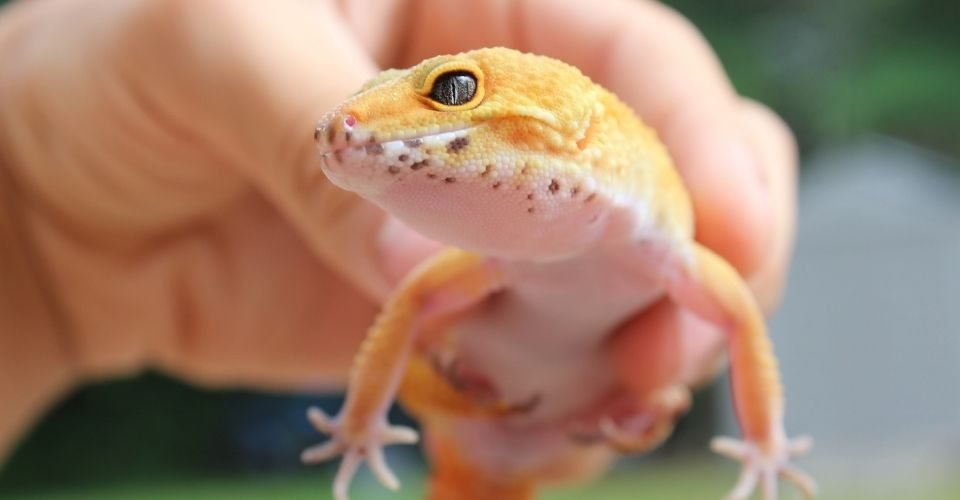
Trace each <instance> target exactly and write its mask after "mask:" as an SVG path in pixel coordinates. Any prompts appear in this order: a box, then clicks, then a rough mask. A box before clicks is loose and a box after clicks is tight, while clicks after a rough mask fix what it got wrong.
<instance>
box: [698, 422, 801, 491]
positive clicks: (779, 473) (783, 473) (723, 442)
mask: <svg viewBox="0 0 960 500" xmlns="http://www.w3.org/2000/svg"><path fill="white" fill-rule="evenodd" d="M812 447H813V440H811V439H810V438H809V437H806V436H802V437H799V438H795V439H791V440H789V441H787V442H786V443H783V445H781V446H779V450H777V449H774V451H773V452H764V451H763V450H762V449H761V446H760V445H758V444H757V443H754V442H751V441H741V440H738V439H733V438H728V437H718V438H714V439H713V440H712V441H711V442H710V448H711V449H712V450H713V451H714V452H716V453H719V454H720V455H724V456H726V457H729V458H731V459H733V460H735V461H738V462H741V463H742V464H743V467H742V469H741V470H740V477H739V478H738V479H737V483H736V484H735V485H734V487H733V489H732V490H731V491H730V494H729V495H728V496H727V499H728V500H747V499H748V498H750V495H752V494H753V491H754V490H755V489H756V488H757V485H758V484H759V485H760V488H761V492H762V497H763V499H764V500H773V499H775V498H777V478H778V477H783V478H784V479H786V480H788V481H790V482H791V483H793V484H794V485H796V486H797V488H798V489H799V490H800V492H801V493H802V494H803V496H804V498H808V499H810V498H813V497H815V496H816V494H817V485H816V482H815V481H814V480H813V478H812V477H811V476H810V475H808V474H807V473H806V472H804V471H802V470H800V469H799V468H797V467H796V466H794V465H793V464H791V463H790V459H791V458H792V457H795V456H797V455H802V454H804V453H806V452H807V451H809V450H810V449H811V448H812Z"/></svg>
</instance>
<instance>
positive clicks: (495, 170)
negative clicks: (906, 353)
mask: <svg viewBox="0 0 960 500" xmlns="http://www.w3.org/2000/svg"><path fill="white" fill-rule="evenodd" d="M316 139H317V141H318V142H319V143H320V147H321V150H322V154H323V170H324V172H325V174H326V175H327V176H328V177H329V178H330V179H331V180H332V181H333V182H334V183H336V184H337V185H338V186H340V187H342V188H344V189H348V190H351V191H354V192H356V193H358V194H360V195H361V196H363V197H365V198H367V199H369V200H370V201H372V202H374V203H376V204H378V205H379V206H381V207H383V208H384V209H385V210H386V211H388V212H390V213H391V214H393V215H394V216H396V217H398V218H400V219H401V220H402V221H404V222H405V223H407V224H408V225H410V226H411V227H413V228H414V229H416V230H417V231H420V232H421V233H423V234H424V235H426V236H429V237H431V238H434V239H436V240H439V241H443V242H445V243H447V244H449V245H451V246H452V247H453V248H451V249H449V250H446V251H444V252H441V253H440V254H439V255H438V256H436V257H435V258H433V259H431V260H429V261H428V262H425V263H424V264H422V265H421V266H420V267H419V268H418V269H417V270H416V271H415V272H413V273H412V274H411V276H409V277H408V279H406V281H405V282H404V283H403V284H402V285H401V286H400V287H399V288H398V289H397V291H396V292H395V293H394V295H393V297H392V298H391V299H390V300H389V301H388V303H387V304H386V305H385V307H384V310H383V313H382V315H381V317H380V318H379V320H378V321H377V323H376V324H375V325H374V327H373V328H372V330H371V332H370V334H369V336H368V339H367V341H366V343H365V344H364V346H363V348H362V350H361V353H360V354H359V355H358V357H357V360H356V364H355V367H354V371H353V374H352V377H351V379H350V386H349V391H348V396H347V401H346V403H345V406H344V408H343V410H342V411H341V413H340V415H339V416H338V417H336V418H330V417H327V416H326V415H324V414H323V413H322V412H320V411H319V410H312V411H311V413H310V418H311V420H312V421H313V422H314V424H315V425H316V427H317V428H318V429H319V430H321V431H323V432H325V433H328V434H330V435H331V440H330V441H328V442H327V443H324V444H321V445H318V446H315V447H313V448H311V449H309V450H307V451H305V452H304V460H306V461H308V462H310V461H319V460H326V459H330V458H333V457H334V456H337V455H339V454H341V453H342V454H344V460H343V463H342V464H341V468H340V472H339V474H338V476H337V479H336V481H335V484H334V491H335V496H336V497H337V498H338V499H345V498H347V488H348V485H349V483H350V479H351V477H352V476H353V474H354V472H355V471H356V469H357V467H358V466H359V464H360V461H361V460H362V459H366V460H367V461H368V462H369V464H370V466H371V468H372V470H373V471H374V473H375V474H376V476H377V477H378V479H380V481H381V482H382V483H383V484H384V485H386V486H388V487H391V488H395V487H397V486H398V483H397V481H396V478H395V477H394V476H393V474H392V473H391V472H390V470H389V468H387V466H386V464H385V462H384V459H383V451H382V446H383V445H385V444H390V443H395V442H413V441H415V440H416V438H417V436H416V434H415V433H414V432H413V431H412V430H409V429H404V428H396V427H391V426H389V425H388V424H387V422H386V418H385V417H386V412H387V409H388V408H389V406H390V405H391V403H392V402H393V400H394V398H395V396H397V395H399V398H400V400H401V402H403V403H404V405H405V406H406V407H407V408H408V409H410V410H411V411H412V412H413V413H414V414H415V415H416V416H418V417H419V418H420V420H421V421H422V423H423V426H424V429H425V432H426V438H427V450H428V453H429V455H430V456H431V461H432V462H433V464H434V473H433V476H432V479H431V488H430V491H431V498H434V499H437V500H441V499H442V500H455V499H489V498H498V499H505V500H520V499H526V498H532V496H533V492H534V487H535V485H536V484H539V483H542V482H546V481H556V480H569V479H573V478H579V477H587V476H590V475H593V474H596V473H598V472H599V471H601V470H603V468H604V467H605V466H606V465H607V464H608V463H609V462H610V460H611V459H612V457H613V456H614V452H618V451H619V452H624V451H645V450H648V449H650V448H652V447H653V446H656V445H657V444H658V443H659V442H660V441H661V440H662V439H663V438H665V437H666V436H667V435H668V434H669V433H670V431H671V430H672V427H673V423H674V420H675V419H676V418H677V417H678V415H679V414H680V413H682V412H683V411H685V409H686V408H687V405H688V404H689V391H688V387H687V386H688V385H689V384H690V382H691V381H687V380H678V379H677V378H676V377H673V378H666V379H664V380H659V379H655V380H651V381H650V383H649V384H647V385H648V387H652V388H653V389H651V390H649V391H645V392H643V393H636V392H632V391H630V390H627V389H626V387H627V386H626V385H625V384H624V383H623V382H624V381H623V380H621V379H620V378H619V377H618V375H617V373H616V371H615V370H614V368H613V367H612V363H611V354H610V353H609V352H608V348H607V345H608V342H607V341H608V340H609V339H610V338H611V336H612V335H613V334H614V333H615V332H616V330H617V328H618V326H619V325H623V324H624V323H626V322H628V321H629V320H630V319H631V318H633V317H635V316H636V315H637V314H638V312H640V311H643V310H644V309H646V308H648V307H651V306H652V305H654V304H656V303H657V302H658V301H661V300H664V299H666V300H672V301H675V302H676V303H678V304H680V305H682V306H684V307H686V308H687V309H689V310H690V311H692V312H693V313H694V314H696V315H698V316H700V317H701V318H702V319H705V320H707V321H710V322H712V323H714V324H716V325H717V326H718V327H720V328H722V329H723V330H724V331H725V332H726V334H727V336H726V339H727V350H728V354H729V359H730V365H731V366H730V369H731V379H732V386H733V394H734V401H735V404H736V410H737V415H738V418H739V422H740V426H741V429H742V432H743V440H742V441H735V440H732V439H718V440H715V441H714V443H713V444H714V449H716V450H717V451H719V452H722V453H725V454H727V455H730V456H732V457H734V458H736V459H737V460H740V461H741V462H742V463H743V473H742V474H741V478H740V481H739V482H738V484H737V486H736V487H735V488H734V491H733V492H732V493H731V497H732V498H747V497H749V496H750V495H751V494H752V492H753V490H754V489H755V487H756V486H757V484H758V483H759V484H762V491H763V495H764V497H765V498H774V497H776V484H777V482H776V480H777V477H778V476H783V477H786V478H787V479H789V480H791V481H793V482H795V483H796V484H797V485H798V486H799V487H800V488H801V490H802V491H803V492H804V493H805V494H807V495H808V496H812V495H813V490H814V486H813V482H812V481H811V480H810V479H809V478H808V477H807V476H806V475H805V474H803V473H802V472H800V471H799V470H797V469H795V468H794V467H793V466H792V465H791V464H790V462H789V459H790V458H791V456H793V455H795V454H798V453H800V452H802V451H804V450H805V449H806V448H807V447H808V446H809V443H808V441H807V440H802V439H801V440H795V441H791V440H788V439H787V438H786V435H785V433H784V430H783V423H782V422H783V398H782V394H781V387H780V380H779V374H778V371H777V366H776V362H775V360H774V357H773V351H772V347H771V345H770V342H769V340H768V338H767V335H766V331H765V326H764V322H763V319H762V317H761V315H760V312H759V310H758V308H757V305H756V303H755V302H754V300H753V297H752V296H751V295H750V293H749V291H748V290H747V288H746V286H745V285H744V283H743V281H742V279H741V278H740V277H739V276H738V275H737V273H736V271H735V270H734V269H733V268H732V267H731V266H730V265H729V264H727V263H726V262H725V261H723V260H722V259H721V258H720V257H718V256H716V255H715V254H714V253H712V252H711V251H710V250H708V249H706V248H704V247H702V246H700V245H698V244H697V243H696V242H695V241H694V240H693V238H692V228H693V221H692V210H691V205H690V201H689V199H688V197H687V194H686V192H685V190H684V187H683V185H682V183H681V180H680V178H679V176H678V175H677V173H676V171H675V170H674V169H673V167H672V165H671V163H670V160H669V158H668V156H667V153H666V151H665V150H664V148H663V146H662V145H661V144H660V142H659V141H658V140H657V138H656V136H655V134H654V132H653V131H652V130H650V129H648V128H647V127H646V126H644V125H643V124H642V123H641V121H640V120H639V119H638V118H637V117H636V116H635V115H634V113H633V112H632V111H631V110H630V109H629V108H628V107H627V106H625V105H624V104H623V103H621V102H620V101H619V100H618V99H617V98H616V97H615V96H613V95H612V94H611V93H609V92H607V91H606V90H604V89H603V88H601V87H599V86H597V85H596V84H594V83H593V82H591V81H590V80H589V79H588V78H587V77H585V76H583V75H582V74H581V73H580V72H579V71H578V70H577V69H576V68H573V67H571V66H568V65H566V64H563V63H561V62H559V61H555V60H552V59H549V58H545V57H539V56H534V55H529V54H522V53H519V52H516V51H512V50H508V49H502V48H493V49H482V50H477V51H473V52H467V53H464V54H459V55H455V56H441V57H437V58H433V59H429V60H426V61H424V62H422V63H420V64H419V65H417V66H415V67H413V68H411V69H409V70H389V71H386V72H384V73H383V74H381V75H380V76H379V77H377V78H376V79H375V80H373V81H372V82H370V83H368V84H367V85H366V86H365V87H364V88H363V89H362V90H361V91H360V92H359V93H357V94H356V95H354V96H353V97H351V98H349V99H348V100H347V101H346V102H344V103H343V104H342V105H340V106H339V107H338V108H337V109H336V110H334V111H333V112H331V113H330V114H328V115H327V116H326V117H324V118H323V120H322V121H321V122H320V125H319V126H318V128H317V131H316ZM656 355H658V353H656V352H651V353H650V354H649V356H656ZM640 356H641V358H638V359H637V363H638V364H640V365H641V366H643V364H644V363H647V362H648V361H649V359H643V358H642V356H643V355H640ZM712 361H716V360H712ZM651 364H653V363H651ZM713 364H714V363H712V362H708V361H705V362H704V365H705V366H704V374H707V373H708V372H709V371H710V366H711V365H713ZM631 387H635V386H631Z"/></svg>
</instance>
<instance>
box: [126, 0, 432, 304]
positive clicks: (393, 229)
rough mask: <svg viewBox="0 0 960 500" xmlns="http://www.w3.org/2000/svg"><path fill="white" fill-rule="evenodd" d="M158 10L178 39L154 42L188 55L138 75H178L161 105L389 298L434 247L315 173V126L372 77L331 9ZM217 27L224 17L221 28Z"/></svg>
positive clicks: (302, 5)
mask: <svg viewBox="0 0 960 500" xmlns="http://www.w3.org/2000/svg"><path fill="white" fill-rule="evenodd" d="M174 3H177V4H179V8H172V7H170V6H171V5H172V4H174ZM155 10H156V11H157V12H155V13H154V14H153V15H156V16H160V17H163V16H169V17H170V19H168V20H166V22H155V20H151V21H153V22H150V26H166V27H169V26H176V27H177V31H179V32H173V33H169V34H167V33H158V34H157V36H158V37H160V38H161V39H164V38H165V39H166V41H167V42H168V44H162V45H161V47H162V49H161V50H162V52H163V54H174V55H175V57H178V58H181V59H180V60H178V61H176V62H175V64H176V65H177V67H180V68H183V69H184V71H183V74H184V75H185V76H183V77H178V76H176V75H175V76H170V75H169V69H168V68H167V67H165V66H164V65H160V64H154V65H151V66H150V69H151V70H152V71H145V72H139V73H138V75H139V77H140V78H144V79H147V81H149V80H150V79H153V78H163V79H167V80H169V79H170V78H182V81H180V82H179V83H177V84H174V85H169V86H167V87H164V88H163V89H160V90H159V92H169V93H171V95H162V96H158V99H159V100H160V101H161V102H169V103H177V108H175V109H174V110H172V111H173V112H176V113H181V114H182V116H184V117H189V118H188V122H189V123H191V127H192V128H194V129H195V130H196V131H197V134H198V135H200V136H201V137H203V139H202V140H203V142H204V143H206V144H210V145H212V146H213V147H214V148H215V149H216V150H217V151H219V152H220V153H221V155H223V156H224V157H225V158H226V159H227V163H228V164H230V165H235V166H236V168H237V169H239V170H240V171H241V174H242V175H243V176H244V177H245V178H247V179H248V180H249V181H250V182H251V183H252V184H253V186H254V187H255V188H256V189H257V190H258V191H260V192H261V193H262V194H263V195H264V196H265V197H266V198H267V199H268V200H269V201H270V202H271V203H272V204H273V205H275V206H276V207H277V208H278V209H279V210H280V212H281V213H282V214H283V215H284V217H285V218H286V219H287V220H288V221H289V222H290V224H291V225H292V226H293V227H294V229H295V230H296V231H297V232H298V233H299V234H300V235H301V237H302V238H303V239H304V240H305V242H306V243H307V245H308V246H310V248H311V249H312V250H313V251H314V252H315V253H316V254H317V255H318V256H319V257H320V258H321V259H322V260H324V261H325V262H326V263H327V264H328V265H330V266H331V267H332V268H333V269H334V270H336V271H337V272H339V274H341V276H342V277H344V278H345V279H347V280H348V281H349V282H351V283H352V284H353V285H355V286H357V287H358V288H359V289H360V290H362V291H363V292H364V293H366V294H367V295H368V296H370V297H372V298H375V299H381V300H382V299H383V298H384V297H385V296H386V295H387V293H388V292H389V290H390V289H391V288H392V286H393V285H394V284H395V282H396V281H397V280H398V279H399V277H401V276H402V275H403V274H404V273H405V272H406V271H407V270H408V269H409V268H410V267H411V266H412V265H414V264H415V263H416V262H417V261H419V260H421V259H422V258H423V257H425V256H426V255H428V254H429V253H430V252H431V251H432V250H433V249H434V248H436V246H437V245H436V244H434V243H432V242H429V241H428V240H425V239H424V238H422V237H420V236H418V235H417V234H416V233H414V232H413V231H411V230H409V229H406V228H405V227H403V226H402V225H400V224H399V223H397V222H389V221H390V219H389V218H388V216H387V215H386V214H384V213H383V212H382V211H381V210H380V209H378V208H377V207H375V206H373V205H371V204H369V203H367V202H365V201H363V200H362V199H360V198H358V197H357V196H356V195H354V194H352V193H347V192H344V191H342V190H340V189H339V188H337V187H335V186H333V185H332V184H330V183H329V182H328V181H327V180H326V179H325V178H324V177H323V174H322V172H321V171H320V168H319V161H320V160H319V155H318V154H317V153H316V150H315V144H314V142H313V130H314V128H315V125H316V121H317V120H318V119H319V117H320V116H322V115H323V113H324V112H326V111H327V110H329V109H330V108H332V107H333V106H335V105H336V104H337V103H338V102H340V101H341V100H342V99H343V98H345V97H346V96H348V95H349V94H351V93H353V92H355V91H356V89H358V88H359V87H360V85H361V84H362V83H363V82H364V81H366V80H367V79H369V78H370V77H371V76H372V75H373V74H375V72H376V70H377V68H376V65H375V64H374V63H373V61H372V60H371V59H370V56H369V55H368V54H367V52H366V51H365V50H364V49H363V48H362V47H361V45H360V43H359V42H358V41H357V40H356V38H355V37H354V36H353V34H351V33H350V32H349V29H348V27H347V26H346V23H345V22H344V21H343V20H342V18H341V16H340V14H339V13H338V12H337V11H336V8H335V6H334V5H333V3H332V2H274V3H270V4H266V3H261V2H171V3H164V2H157V7H156V9H155ZM210 19H218V23H217V25H216V28H215V29H214V28H213V27H212V26H211V24H210V21H209V20H210ZM146 38H148V37H139V38H138V39H146ZM155 43H156V42H155V41H154V44H155ZM143 49H144V50H145V51H156V45H153V46H150V47H144V48H143ZM148 53H149V52H148ZM167 57H170V56H169V55H168V56H167ZM141 60H150V59H149V57H144V58H141ZM152 73H154V74H152ZM198 82H202V84H198ZM388 222H389V223H388Z"/></svg>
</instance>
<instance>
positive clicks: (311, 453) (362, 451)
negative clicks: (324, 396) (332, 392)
mask: <svg viewBox="0 0 960 500" xmlns="http://www.w3.org/2000/svg"><path fill="white" fill-rule="evenodd" d="M307 418H308V419H309V420H310V423H312V424H313V426H314V427H315V428H316V429H317V430H318V431H320V432H322V433H324V434H328V435H330V440H329V441H327V442H326V443H322V444H318V445H315V446H311V447H310V448H307V449H306V450H303V453H301V454H300V460H301V461H303V463H306V464H313V463H317V462H325V461H327V460H331V459H333V458H335V457H337V456H338V455H343V461H341V462H340V469H339V470H337V476H336V479H334V482H333V497H334V498H335V499H336V500H348V499H349V495H348V494H347V490H348V489H349V488H350V482H351V481H352V480H353V476H354V474H356V472H357V469H358V468H359V467H360V463H361V462H362V461H363V460H364V458H365V459H366V460H367V463H368V465H369V466H370V470H371V471H372V472H373V475H374V476H375V477H376V478H377V480H378V481H379V482H380V484H382V485H383V486H384V487H386V488H387V489H390V490H396V489H398V488H399V487H400V481H399V480H397V476H396V475H394V473H393V471H391V470H390V467H389V466H388V465H387V462H386V460H385V459H384V457H383V447H384V446H385V445H389V444H414V443H416V442H417V440H418V439H419V435H418V434H417V431H415V430H413V429H411V428H409V427H402V426H391V425H388V424H387V423H386V422H381V423H380V424H379V425H372V426H371V428H370V429H369V430H367V432H364V433H362V434H361V435H359V436H351V435H349V434H348V433H347V432H345V431H344V428H343V425H342V423H341V422H340V421H339V420H340V418H339V417H338V418H335V419H334V418H330V417H329V416H327V414H326V413H324V412H323V410H321V409H319V408H315V407H312V408H310V409H309V410H307Z"/></svg>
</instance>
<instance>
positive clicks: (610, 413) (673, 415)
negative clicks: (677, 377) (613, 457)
mask: <svg viewBox="0 0 960 500" xmlns="http://www.w3.org/2000/svg"><path fill="white" fill-rule="evenodd" d="M689 408H690V391H689V390H688V389H687V388H685V387H681V386H676V387H671V388H668V389H664V390H662V391H660V392H659V393H658V394H656V395H655V396H654V397H649V398H637V397H635V396H632V395H626V396H623V397H622V398H621V399H620V400H619V401H616V402H615V403H614V404H613V405H612V406H611V407H609V408H608V409H607V410H606V411H605V412H604V414H603V416H601V417H600V419H599V420H597V421H596V423H595V424H594V425H595V427H594V428H595V431H594V432H593V433H592V434H593V437H592V438H590V437H589V436H590V434H584V433H582V432H581V433H579V434H577V433H572V434H571V437H573V438H574V439H576V440H578V441H580V442H583V443H586V444H589V443H590V442H591V441H592V442H597V441H600V442H603V443H605V444H607V445H608V446H610V447H611V448H613V449H615V450H616V451H618V452H620V453H642V452H646V451H649V450H652V449H653V448H656V447H657V446H659V445H660V444H661V443H663V441H664V440H665V439H667V437H669V436H670V434H671V433H672V432H673V428H674V425H675V423H676V421H677V418H678V417H679V416H680V415H682V414H683V413H686V411H687V410H688V409H689Z"/></svg>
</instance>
